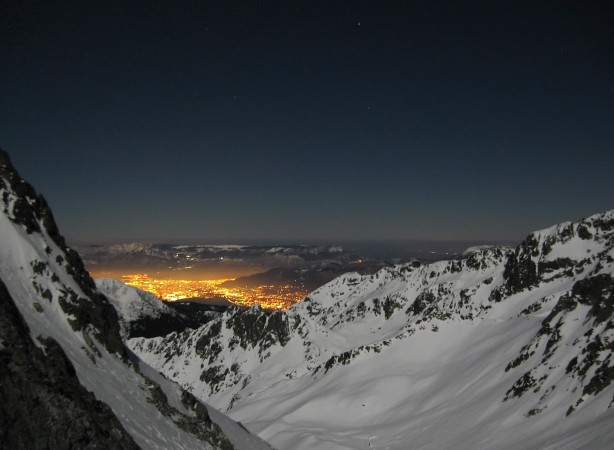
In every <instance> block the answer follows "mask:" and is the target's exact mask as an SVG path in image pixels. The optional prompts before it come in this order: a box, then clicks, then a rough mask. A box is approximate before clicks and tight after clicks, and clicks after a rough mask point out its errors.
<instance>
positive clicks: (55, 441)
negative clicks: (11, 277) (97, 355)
mask: <svg viewBox="0 0 614 450" xmlns="http://www.w3.org/2000/svg"><path fill="white" fill-rule="evenodd" d="M0 361H1V362H0V442H1V443H2V444H1V445H0V446H1V447H2V448H7V449H9V448H10V449H48V448H53V449H71V448H83V449H101V450H102V449H105V450H106V449H108V448H116V449H137V448H139V447H138V446H137V445H136V444H135V443H134V441H133V439H132V438H131V437H130V435H128V433H126V431H125V430H124V428H123V427H122V425H121V424H120V422H119V421H118V420H117V418H116V417H115V416H114V415H113V413H112V411H111V409H110V408H109V407H108V406H107V405H105V404H104V403H102V402H100V401H98V400H96V398H95V397H94V394H92V393H91V392H89V391H87V390H86V389H85V388H84V387H83V386H81V384H80V383H79V380H78V379H77V376H76V374H75V369H74V368H73V366H72V364H71V363H70V361H69V360H68V358H67V357H66V355H65V354H64V351H63V350H62V348H61V347H60V346H59V345H58V343H57V342H56V341H54V340H53V339H51V338H47V339H41V340H40V342H39V344H38V346H37V345H35V344H34V342H33V341H32V338H31V336H30V331H29V329H28V326H27V325H26V323H25V322H24V320H23V318H22V317H21V314H20V313H19V311H18V310H17V308H16V307H15V305H14V303H13V299H12V298H11V297H10V294H9V293H8V291H7V290H6V287H5V286H4V283H2V282H1V281H0Z"/></svg>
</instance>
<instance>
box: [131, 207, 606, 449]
mask: <svg viewBox="0 0 614 450" xmlns="http://www.w3.org/2000/svg"><path fill="white" fill-rule="evenodd" d="M613 275H614V211H610V212H606V213H604V214H599V215H595V216H592V217H589V218H588V219H585V220H582V221H581V222H579V223H565V224H561V225H558V226H555V227H552V228H550V229H547V230H542V231H539V232H536V233H533V234H531V235H529V236H528V237H527V238H526V239H525V241H524V242H523V243H521V244H520V245H519V246H518V247H517V248H516V249H506V248H473V249H471V251H470V252H467V254H466V255H465V257H464V259H461V260H455V261H441V262H437V263H433V264H428V265H421V264H419V263H411V264H405V265H399V266H395V267H392V268H385V269H383V270H381V271H379V272H378V273H376V274H374V275H367V276H361V275H358V274H351V273H350V274H346V275H343V276H341V277H339V278H337V279H335V280H333V281H332V282H330V283H328V284H327V285H325V286H323V287H322V288H320V289H318V290H316V291H315V292H313V293H312V294H310V295H309V296H308V297H307V298H306V299H305V300H304V301H303V302H302V303H300V304H297V305H296V306H294V307H293V308H291V309H290V310H288V311H286V312H274V313H266V312H264V311H261V310H259V309H258V308H252V309H250V310H248V311H239V310H229V311H227V312H225V313H224V314H223V315H221V316H220V317H219V318H218V319H217V320H214V321H212V322H210V323H208V324H206V325H204V326H202V327H200V328H199V329H197V330H186V331H185V332H182V333H173V334H170V335H168V336H164V337H158V338H154V339H141V338H137V339H131V340H129V341H128V345H129V347H130V348H131V349H132V350H133V351H134V352H136V353H137V354H138V355H140V357H141V358H143V360H144V361H146V362H147V363H148V364H150V365H151V366H152V367H154V368H156V369H158V370H160V371H161V372H162V373H164V374H165V375H166V376H168V377H169V378H171V379H173V380H175V381H177V382H178V383H180V384H181V385H182V386H184V387H185V388H186V389H188V390H190V391H191V392H192V393H193V394H194V395H195V396H196V397H198V398H201V399H204V400H207V401H208V402H210V403H211V404H213V405H215V406H216V407H218V408H220V409H222V410H226V411H228V414H229V415H230V416H231V417H232V418H234V419H235V420H238V421H240V422H241V423H243V424H244V425H245V426H246V427H247V428H248V429H250V430H252V431H254V432H257V433H258V434H259V435H260V436H261V437H262V438H264V439H266V440H268V441H269V442H271V443H272V444H273V445H275V446H276V447H278V448H280V449H307V448H310V449H319V448H327V449H341V448H344V449H345V448H388V449H406V448H433V449H440V448H458V447H462V448H510V449H511V448H553V449H554V448H557V449H560V448H580V447H584V448H611V443H612V442H614V427H612V423H614V407H612V404H613V401H614V385H613V384H612V380H613V379H614V360H613V356H612V350H613V347H614V322H613V311H614V280H613V278H612V277H613Z"/></svg>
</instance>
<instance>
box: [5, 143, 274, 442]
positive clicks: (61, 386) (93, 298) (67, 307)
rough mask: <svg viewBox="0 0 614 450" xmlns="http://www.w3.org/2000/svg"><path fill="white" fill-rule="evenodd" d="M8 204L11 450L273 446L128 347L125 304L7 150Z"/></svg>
mask: <svg viewBox="0 0 614 450" xmlns="http://www.w3.org/2000/svg"><path fill="white" fill-rule="evenodd" d="M0 209H1V210H2V212H1V213H0V240H1V242H2V245H1V246H0V300H1V301H0V305H1V306H2V308H0V313H1V314H0V321H1V322H2V334H0V341H1V345H0V358H1V359H2V361H3V364H2V368H1V370H0V377H1V382H0V397H1V398H2V399H3V402H2V406H1V407H0V412H1V413H2V414H0V425H1V426H0V437H1V439H0V442H2V446H3V448H4V446H6V448H49V447H52V448H75V447H79V448H101V449H102V448H138V447H141V448H148V449H150V448H151V449H155V448H160V449H167V448H177V449H182V448H183V449H196V448H202V449H213V448H233V445H237V446H239V448H240V447H243V448H269V447H268V446H267V445H266V444H265V443H263V442H262V441H261V440H259V439H257V438H255V437H253V436H250V435H249V434H248V433H246V432H245V430H241V427H239V426H238V425H237V424H234V423H233V422H232V421H231V420H229V419H228V418H225V417H224V416H222V415H221V414H217V413H215V412H214V413H213V414H212V415H213V416H215V417H216V420H217V421H218V423H220V424H223V426H224V427H225V428H224V429H225V430H227V432H229V433H230V436H227V435H225V432H224V431H222V429H221V428H220V427H219V426H218V425H217V424H216V423H214V422H212V420H211V418H210V416H209V413H208V411H207V408H206V407H205V406H204V405H203V404H202V403H201V402H199V401H198V400H196V399H195V398H194V397H193V396H192V395H190V394H188V393H187V392H185V391H183V390H182V389H180V388H179V387H178V386H177V385H176V384H175V383H172V382H170V381H169V380H167V379H165V378H164V377H162V376H161V375H159V374H158V373H157V372H155V371H152V370H151V369H150V368H149V367H148V366H147V365H145V364H144V363H142V361H139V360H138V359H136V358H135V357H134V355H132V354H131V353H130V352H126V350H125V349H124V345H123V341H122V337H121V334H120V324H119V320H118V319H119V318H118V315H117V313H116V310H115V309H114V308H113V306H112V305H111V304H110V303H109V302H108V301H107V299H106V298H105V297H104V296H103V295H102V294H100V292H99V291H98V290H97V288H96V286H95V284H94V282H93V281H92V279H91V278H90V277H89V275H88V274H87V272H86V271H85V270H84V268H83V264H82V262H81V260H80V258H79V256H78V255H77V254H76V253H75V252H74V251H72V250H71V249H69V248H68V247H67V246H66V244H65V242H64V239H63V238H62V236H61V235H60V233H59V231H58V229H57V226H56V225H55V221H54V219H53V215H52V213H51V210H50V209H49V208H48V206H47V204H46V202H45V200H44V199H43V197H42V196H40V195H39V194H38V193H36V191H35V190H34V189H33V188H32V186H30V185H29V184H28V183H27V182H26V181H24V180H23V179H21V178H20V176H19V174H18V173H17V172H16V171H15V169H14V168H13V166H12V164H11V162H10V160H9V157H8V155H7V154H6V153H5V152H4V151H2V150H0ZM124 312H125V311H124ZM129 358H132V361H131V360H129ZM229 438H230V440H229Z"/></svg>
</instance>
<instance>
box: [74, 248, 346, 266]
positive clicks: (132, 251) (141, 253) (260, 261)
mask: <svg viewBox="0 0 614 450" xmlns="http://www.w3.org/2000/svg"><path fill="white" fill-rule="evenodd" d="M74 248H75V250H77V251H78V252H79V254H80V255H81V257H82V258H83V260H84V262H85V263H86V265H87V266H88V267H90V268H92V269H95V268H97V267H137V268H150V269H159V268H161V269H169V268H171V269H172V268H177V269H181V268H185V267H186V266H190V267H191V268H193V269H194V270H197V269H198V268H200V267H209V266H210V265H211V264H218V265H221V264H227V265H228V264H233V263H234V264H241V265H245V266H253V267H260V268H271V267H282V268H289V267H304V266H309V265H311V264H314V263H326V262H337V263H347V262H349V261H352V260H354V259H356V256H355V255H353V254H351V253H348V252H345V251H344V250H343V248H342V247H341V246H332V245H283V246H280V245H257V246H256V245H205V244H199V245H172V244H163V243H141V242H131V243H123V244H105V245H98V244H95V245H78V246H75V247H74Z"/></svg>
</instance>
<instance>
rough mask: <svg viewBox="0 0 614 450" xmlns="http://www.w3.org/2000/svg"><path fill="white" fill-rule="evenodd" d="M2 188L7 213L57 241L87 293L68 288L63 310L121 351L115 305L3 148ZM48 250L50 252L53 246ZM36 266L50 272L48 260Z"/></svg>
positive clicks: (58, 257)
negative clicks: (70, 245) (95, 282)
mask: <svg viewBox="0 0 614 450" xmlns="http://www.w3.org/2000/svg"><path fill="white" fill-rule="evenodd" d="M0 192H2V199H1V205H2V207H3V212H4V214H5V215H6V216H7V217H8V218H9V219H10V220H11V221H12V222H14V223H16V224H19V225H21V226H23V228H24V229H25V231H26V233H27V234H29V235H31V234H33V233H36V234H39V235H46V236H47V237H48V238H49V239H50V240H52V242H53V243H55V245H57V249H58V251H57V254H55V255H54V260H55V261H54V262H55V263H57V264H58V265H62V266H64V268H65V270H66V272H67V273H68V274H69V275H70V276H71V277H72V278H73V279H74V281H75V282H76V283H77V285H78V286H79V288H80V289H81V290H82V291H83V293H84V294H85V295H84V296H79V295H77V293H76V292H75V291H74V290H73V289H70V288H69V289H66V290H65V292H66V295H64V296H63V298H62V301H61V302H60V305H61V307H62V309H63V310H64V312H66V313H67V314H71V315H74V320H73V322H72V324H73V327H74V328H75V330H83V329H85V328H86V327H90V329H91V330H92V332H93V334H94V335H95V336H96V338H97V339H98V340H99V341H100V342H101V343H102V344H103V345H104V346H105V347H106V348H107V349H108V350H109V351H110V352H113V353H117V354H119V355H121V354H122V353H123V343H122V339H121V337H120V335H119V323H118V317H117V313H116V312H115V309H114V308H113V307H112V306H111V305H110V304H109V302H108V301H107V299H106V298H105V297H104V296H103V295H101V294H100V293H99V292H98V291H97V289H96V285H95V284H94V281H93V280H92V278H91V277H90V275H89V273H88V272H87V271H86V270H85V267H84V266H83V262H82V261H81V258H80V257H79V255H78V254H77V253H76V252H75V251H74V250H72V249H71V248H69V247H68V246H67V245H66V241H65V240H64V237H63V236H62V235H61V234H60V232H59V229H58V227H57V225H56V223H55V219H54V218H53V213H52V212H51V209H50V208H49V206H48V205H47V202H46V200H45V199H44V198H43V196H42V195H40V194H38V193H37V192H36V191H35V190H34V188H33V187H32V185H30V184H29V183H28V182H27V181H25V180H23V179H22V178H21V177H20V176H19V173H17V171H16V170H15V168H14V167H13V165H12V164H11V161H10V158H9V156H8V154H7V153H6V152H5V151H4V150H2V149H0ZM45 252H47V254H48V255H50V254H51V248H50V247H48V246H47V247H46V248H45ZM33 264H35V270H36V271H37V272H38V273H39V275H44V274H49V275H50V276H51V275H52V274H51V270H50V268H49V263H47V262H45V261H36V262H35V263H33Z"/></svg>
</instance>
